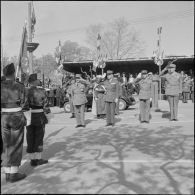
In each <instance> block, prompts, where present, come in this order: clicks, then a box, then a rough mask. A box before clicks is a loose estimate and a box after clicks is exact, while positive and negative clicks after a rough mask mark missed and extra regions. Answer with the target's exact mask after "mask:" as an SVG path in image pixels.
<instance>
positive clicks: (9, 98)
mask: <svg viewBox="0 0 195 195" xmlns="http://www.w3.org/2000/svg"><path fill="white" fill-rule="evenodd" d="M25 99H26V98H25V87H24V85H22V84H20V83H17V82H15V81H11V80H6V81H2V82H1V109H2V113H1V131H2V139H3V148H4V152H5V158H4V159H3V160H4V162H3V165H4V166H5V167H11V166H20V164H21V160H22V150H23V140H24V126H25V125H26V118H25V116H24V114H23V112H22V108H21V107H22V106H23V104H24V102H25ZM13 108H14V109H20V110H21V111H12V112H7V109H9V110H10V109H13ZM5 109H6V110H5Z"/></svg>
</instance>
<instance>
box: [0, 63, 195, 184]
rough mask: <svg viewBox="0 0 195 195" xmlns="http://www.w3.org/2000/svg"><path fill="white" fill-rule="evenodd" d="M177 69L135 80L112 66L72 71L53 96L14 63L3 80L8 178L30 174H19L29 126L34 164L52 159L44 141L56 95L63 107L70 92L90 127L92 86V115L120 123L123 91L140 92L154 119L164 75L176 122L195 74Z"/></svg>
mask: <svg viewBox="0 0 195 195" xmlns="http://www.w3.org/2000/svg"><path fill="white" fill-rule="evenodd" d="M175 69H176V65H175V64H169V65H168V66H167V67H165V68H164V69H163V70H162V72H161V74H160V75H157V74H152V73H151V72H149V73H148V71H147V70H142V71H141V72H140V73H139V74H137V75H136V77H135V76H133V75H132V74H130V75H129V78H127V77H126V74H125V73H122V75H120V74H119V73H117V74H114V72H113V71H112V70H107V72H106V73H104V74H103V75H97V76H95V75H94V76H93V77H92V78H90V77H87V78H85V79H83V78H82V75H81V74H71V75H69V76H67V78H66V80H65V83H64V84H63V86H62V87H60V86H59V87H58V88H57V89H56V93H55V94H54V93H53V94H50V93H48V92H47V91H46V90H45V89H44V88H43V87H41V86H40V83H41V82H40V80H38V79H37V74H31V75H30V76H29V78H28V84H29V87H28V88H26V87H25V86H24V84H22V83H20V82H19V81H18V80H16V78H15V68H14V64H13V63H12V64H8V65H7V66H5V67H4V69H3V74H4V76H3V77H2V78H1V136H2V140H3V147H2V148H3V150H4V159H3V166H4V168H5V169H4V170H5V175H6V181H7V182H16V181H19V180H21V179H24V178H25V177H26V174H23V173H20V172H19V166H20V165H21V160H22V150H23V141H24V127H25V126H26V137H27V139H26V140H27V153H28V154H29V158H30V165H31V166H34V167H35V166H40V165H43V164H46V163H48V160H45V159H42V152H43V139H44V134H45V125H46V124H47V123H48V120H49V118H48V115H49V113H51V110H50V106H49V102H50V104H51V105H53V104H54V96H55V98H56V101H57V104H59V105H60V102H62V100H63V98H64V96H65V97H66V98H68V99H69V103H70V108H71V113H72V115H71V118H76V128H78V127H83V128H84V127H85V125H86V124H85V104H86V103H87V101H88V99H87V96H86V92H87V90H88V89H89V88H92V98H93V100H92V114H93V115H94V116H95V117H97V118H98V119H102V118H106V124H105V125H106V126H114V125H115V115H116V114H119V101H120V97H121V96H122V95H123V93H125V95H127V96H129V95H132V94H136V93H137V95H138V97H139V104H140V106H139V110H140V118H139V120H140V122H141V123H149V122H150V108H151V105H152V106H155V105H156V103H157V102H158V99H159V97H158V94H159V86H158V85H159V79H162V80H163V81H164V84H165V95H166V97H167V100H168V102H169V106H170V121H177V120H178V118H177V113H178V102H179V98H180V96H182V97H183V98H182V100H183V102H184V103H186V102H187V100H188V99H189V98H190V96H191V99H192V102H194V78H192V77H191V76H189V75H186V74H184V73H178V72H176V71H175ZM50 91H51V90H49V92H50ZM29 112H30V115H29Z"/></svg>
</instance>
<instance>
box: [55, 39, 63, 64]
mask: <svg viewBox="0 0 195 195" xmlns="http://www.w3.org/2000/svg"><path fill="white" fill-rule="evenodd" d="M57 55H58V56H57V57H56V62H57V64H58V66H59V65H61V63H62V48H61V42H60V41H59V46H58V54H57Z"/></svg>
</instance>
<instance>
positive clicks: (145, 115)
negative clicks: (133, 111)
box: [135, 70, 152, 123]
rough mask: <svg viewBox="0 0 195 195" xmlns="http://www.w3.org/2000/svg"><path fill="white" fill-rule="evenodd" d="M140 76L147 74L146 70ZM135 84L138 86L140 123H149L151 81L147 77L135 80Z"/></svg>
mask: <svg viewBox="0 0 195 195" xmlns="http://www.w3.org/2000/svg"><path fill="white" fill-rule="evenodd" d="M142 74H147V71H146V70H143V71H142ZM135 83H138V84H139V88H140V90H139V100H140V121H141V122H147V123H148V122H149V120H150V98H151V97H152V80H151V79H150V78H148V77H146V78H140V79H136V80H135Z"/></svg>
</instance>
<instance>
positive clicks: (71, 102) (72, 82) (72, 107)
mask: <svg viewBox="0 0 195 195" xmlns="http://www.w3.org/2000/svg"><path fill="white" fill-rule="evenodd" d="M74 84H75V78H74V77H73V78H72V79H71V81H70V85H69V86H68V89H67V94H68V98H69V102H70V112H71V113H72V115H71V117H70V118H75V109H74V105H73V98H72V96H71V91H72V87H73V85H74Z"/></svg>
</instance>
